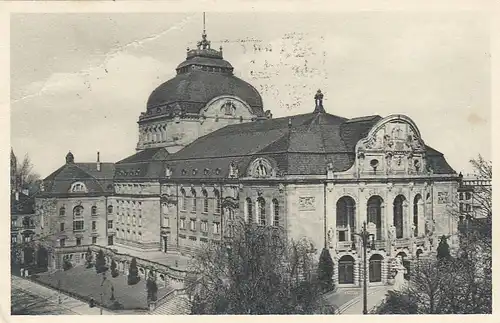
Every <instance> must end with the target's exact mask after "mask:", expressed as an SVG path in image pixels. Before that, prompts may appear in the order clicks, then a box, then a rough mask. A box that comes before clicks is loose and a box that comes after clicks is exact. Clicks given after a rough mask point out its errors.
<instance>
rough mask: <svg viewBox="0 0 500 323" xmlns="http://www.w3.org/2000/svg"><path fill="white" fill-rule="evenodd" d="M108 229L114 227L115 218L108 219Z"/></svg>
mask: <svg viewBox="0 0 500 323" xmlns="http://www.w3.org/2000/svg"><path fill="white" fill-rule="evenodd" d="M108 229H113V220H108Z"/></svg>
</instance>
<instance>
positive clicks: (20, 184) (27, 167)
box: [11, 152, 40, 191]
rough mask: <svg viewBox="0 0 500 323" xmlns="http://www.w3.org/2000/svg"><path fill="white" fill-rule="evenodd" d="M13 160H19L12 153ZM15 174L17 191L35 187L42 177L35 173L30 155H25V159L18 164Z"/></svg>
mask: <svg viewBox="0 0 500 323" xmlns="http://www.w3.org/2000/svg"><path fill="white" fill-rule="evenodd" d="M11 158H14V160H17V158H16V156H15V155H14V152H11ZM14 174H15V178H16V183H15V185H16V187H15V189H16V190H19V191H20V190H22V189H24V188H31V187H33V186H34V185H36V184H37V182H38V180H39V179H40V175H39V174H38V173H36V172H35V171H33V164H32V163H31V159H30V156H29V155H28V154H26V155H24V159H23V160H22V161H21V162H20V163H17V165H16V169H15V172H14Z"/></svg>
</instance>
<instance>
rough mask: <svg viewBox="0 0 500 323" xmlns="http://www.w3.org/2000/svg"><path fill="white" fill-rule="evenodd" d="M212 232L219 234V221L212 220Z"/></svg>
mask: <svg viewBox="0 0 500 323" xmlns="http://www.w3.org/2000/svg"><path fill="white" fill-rule="evenodd" d="M214 234H220V223H219V222H214Z"/></svg>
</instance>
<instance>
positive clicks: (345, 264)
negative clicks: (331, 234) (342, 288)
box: [338, 255, 354, 284]
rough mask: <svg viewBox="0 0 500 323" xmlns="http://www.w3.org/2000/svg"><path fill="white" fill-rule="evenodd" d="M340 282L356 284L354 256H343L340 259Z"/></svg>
mask: <svg viewBox="0 0 500 323" xmlns="http://www.w3.org/2000/svg"><path fill="white" fill-rule="evenodd" d="M338 269H339V284H354V258H353V257H352V256H348V255H346V256H343V257H342V258H340V259H339V265H338Z"/></svg>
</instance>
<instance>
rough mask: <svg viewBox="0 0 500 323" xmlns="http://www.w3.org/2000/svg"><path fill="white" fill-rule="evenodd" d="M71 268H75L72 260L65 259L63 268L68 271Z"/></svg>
mask: <svg viewBox="0 0 500 323" xmlns="http://www.w3.org/2000/svg"><path fill="white" fill-rule="evenodd" d="M71 268H73V264H72V263H71V261H69V260H68V259H64V262H63V270H64V271H66V270H70V269H71Z"/></svg>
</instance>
